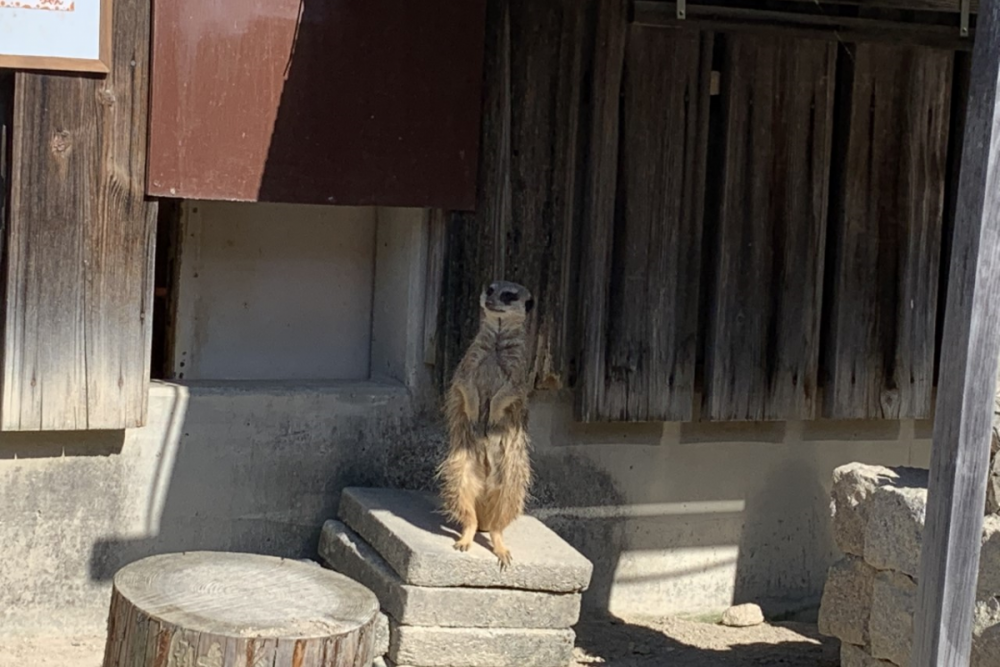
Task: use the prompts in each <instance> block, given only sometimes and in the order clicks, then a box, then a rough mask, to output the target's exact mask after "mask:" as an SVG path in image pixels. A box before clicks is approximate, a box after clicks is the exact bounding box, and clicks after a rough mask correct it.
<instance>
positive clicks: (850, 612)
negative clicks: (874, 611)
mask: <svg viewBox="0 0 1000 667" xmlns="http://www.w3.org/2000/svg"><path fill="white" fill-rule="evenodd" d="M874 581H875V570H874V569H873V568H872V567H871V566H869V565H868V564H867V563H865V562H864V561H863V560H862V559H860V558H858V557H857V556H845V557H844V558H842V559H841V560H839V561H837V562H836V563H834V564H833V565H832V566H830V570H829V572H828V573H827V579H826V585H825V586H824V587H823V598H822V600H821V601H820V607H819V620H818V626H819V631H820V633H821V634H824V635H827V636H828V637H836V638H837V639H839V640H841V641H843V642H847V643H849V644H857V645H859V646H865V645H866V644H867V643H868V614H869V611H870V610H871V604H872V585H873V583H874Z"/></svg>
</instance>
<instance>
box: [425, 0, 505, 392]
mask: <svg viewBox="0 0 1000 667" xmlns="http://www.w3.org/2000/svg"><path fill="white" fill-rule="evenodd" d="M509 82H510V0H488V1H487V3H486V41H485V44H484V62H483V100H482V119H483V120H482V126H481V137H480V140H479V165H478V168H479V172H478V174H479V176H478V185H477V193H476V212H475V213H474V214H473V213H454V214H452V215H451V216H450V219H449V220H448V223H447V227H446V231H445V239H446V240H445V244H446V251H445V265H444V277H443V280H442V289H441V310H440V320H439V322H438V326H439V331H440V335H439V336H438V345H439V351H440V353H439V354H438V355H437V357H438V358H437V360H436V361H437V364H436V368H435V371H436V373H437V380H438V383H439V384H440V385H441V386H444V385H445V384H447V382H448V381H449V380H450V378H451V374H452V373H453V371H454V369H455V367H456V366H457V365H458V362H459V360H460V359H461V357H462V354H463V353H464V349H463V347H464V346H465V345H467V344H468V342H469V341H471V340H472V337H473V336H474V335H475V330H476V327H477V325H478V322H479V293H480V291H481V290H482V289H483V286H484V285H486V284H488V283H489V282H490V281H492V280H495V279H496V278H498V277H501V276H502V275H503V266H502V253H501V252H500V249H499V248H498V247H497V243H498V240H497V237H498V236H499V232H498V230H499V229H500V226H501V221H502V220H503V219H504V217H505V216H506V215H508V212H509V211H510V172H509V169H510V158H509V155H510V154H509V148H510V83H509Z"/></svg>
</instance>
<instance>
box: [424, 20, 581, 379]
mask: <svg viewBox="0 0 1000 667" xmlns="http://www.w3.org/2000/svg"><path fill="white" fill-rule="evenodd" d="M488 7H489V11H488V19H487V20H488V29H487V42H486V61H485V62H486V65H485V76H486V79H485V80H486V82H487V84H486V89H485V90H484V95H483V109H484V110H483V128H482V132H483V134H482V139H481V141H482V153H481V159H480V168H479V193H478V201H477V205H476V212H475V214H468V213H466V214H460V215H455V216H453V218H452V220H451V221H450V224H449V229H448V236H447V241H446V243H447V251H446V264H447V279H446V281H445V284H444V286H443V287H444V290H443V298H442V301H441V302H442V304H446V306H445V307H444V308H443V309H442V319H441V323H442V325H443V330H442V331H443V333H442V336H441V338H440V340H439V345H440V349H441V354H440V358H441V363H440V364H439V365H438V371H439V373H440V374H441V375H440V377H439V380H441V381H442V382H444V381H446V380H447V379H448V378H449V376H450V374H451V372H452V371H453V369H454V367H455V366H456V365H457V364H458V361H459V359H460V358H461V355H462V354H463V353H464V351H465V349H464V348H465V346H466V345H468V343H469V341H470V340H471V338H472V336H473V335H474V334H475V330H476V327H477V326H478V321H479V293H480V290H481V289H482V288H483V285H484V284H486V283H488V282H489V281H491V280H495V279H497V278H506V279H509V280H516V281H518V282H522V283H523V284H524V285H525V286H527V287H528V289H530V290H531V291H532V293H533V295H534V297H535V303H536V311H535V314H534V315H533V317H532V322H533V326H534V330H533V331H532V332H531V333H532V335H531V346H532V354H533V360H534V361H533V367H532V368H533V372H534V377H535V381H536V383H537V384H538V385H539V386H541V387H546V388H559V387H564V386H566V385H567V384H568V375H569V366H570V361H569V359H570V355H571V350H570V347H571V338H570V335H571V333H572V331H573V322H572V317H571V315H570V313H571V312H572V311H571V301H572V300H573V299H572V296H571V294H572V290H573V289H574V287H575V285H574V283H573V275H572V272H571V271H572V266H573V252H574V247H573V240H574V229H573V228H574V224H575V219H576V217H575V214H576V207H575V201H576V199H577V197H578V195H579V185H578V182H577V181H578V174H579V163H580V161H581V159H582V157H581V151H580V145H579V143H580V142H579V141H578V136H577V135H578V133H577V129H578V127H579V118H580V113H581V99H582V95H583V89H584V87H585V81H584V77H585V76H586V61H587V58H588V57H589V56H590V54H592V53H593V49H594V45H593V43H592V40H593V32H592V22H593V19H592V16H593V11H592V10H593V4H592V2H588V1H581V0H489V3H488Z"/></svg>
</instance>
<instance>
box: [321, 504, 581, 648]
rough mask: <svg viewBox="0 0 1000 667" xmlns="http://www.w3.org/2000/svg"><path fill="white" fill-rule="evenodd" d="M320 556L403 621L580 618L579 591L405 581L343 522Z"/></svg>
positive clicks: (536, 622)
mask: <svg viewBox="0 0 1000 667" xmlns="http://www.w3.org/2000/svg"><path fill="white" fill-rule="evenodd" d="M319 555H320V557H321V558H322V559H323V560H324V561H326V563H327V564H328V565H329V566H330V567H331V568H333V569H334V570H337V571H338V572H341V573H342V574H345V575H347V576H348V577H351V578H352V579H355V580H356V581H359V582H361V583H362V584H364V585H365V586H366V587H368V588H369V589H371V590H372V591H373V592H374V593H375V595H376V596H377V597H378V599H379V601H380V602H381V604H382V609H383V610H385V611H386V613H388V614H389V615H390V616H392V617H393V619H395V620H396V621H397V622H399V623H400V624H401V625H423V626H439V627H454V628H458V627H461V628H536V629H565V628H570V627H572V626H573V625H574V624H575V623H576V622H577V621H578V620H579V618H580V600H581V596H580V594H579V593H539V592H535V591H522V590H516V589H503V588H440V587H422V586H411V585H409V584H404V583H403V581H402V579H400V578H399V575H397V574H396V573H395V572H394V571H393V570H392V568H390V567H389V565H388V564H387V563H386V562H385V560H384V559H383V558H382V557H381V556H379V555H378V554H377V553H376V552H375V550H374V549H372V548H371V547H370V546H369V545H368V544H367V543H366V542H365V541H364V540H362V539H361V538H360V537H359V536H358V535H357V534H356V533H355V532H354V531H352V530H351V529H350V528H348V527H347V526H345V525H344V524H343V523H341V522H339V521H327V522H326V523H325V524H324V525H323V532H322V534H321V536H320V543H319Z"/></svg>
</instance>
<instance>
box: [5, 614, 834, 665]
mask: <svg viewBox="0 0 1000 667" xmlns="http://www.w3.org/2000/svg"><path fill="white" fill-rule="evenodd" d="M576 630H577V648H576V651H575V658H576V661H575V663H574V665H573V667H596V666H598V665H600V666H602V667H660V666H661V665H662V666H663V667H744V666H746V667H756V666H759V665H780V666H781V667H837V666H838V665H839V664H840V661H839V658H838V644H837V642H836V641H834V640H830V639H829V638H826V637H820V636H819V635H818V634H817V633H816V626H813V625H806V624H801V623H777V624H765V625H758V626H756V627H752V628H726V627H722V626H719V625H713V624H710V623H702V622H698V621H689V620H681V619H676V618H667V619H662V620H655V621H653V620H627V621H624V620H619V619H615V620H608V621H604V620H601V621H597V620H584V621H581V622H580V624H579V625H578V626H577V628H576ZM103 653H104V637H96V636H91V637H35V638H30V639H27V638H26V639H18V640H4V641H0V667H28V666H30V667H100V665H101V658H102V656H103Z"/></svg>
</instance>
